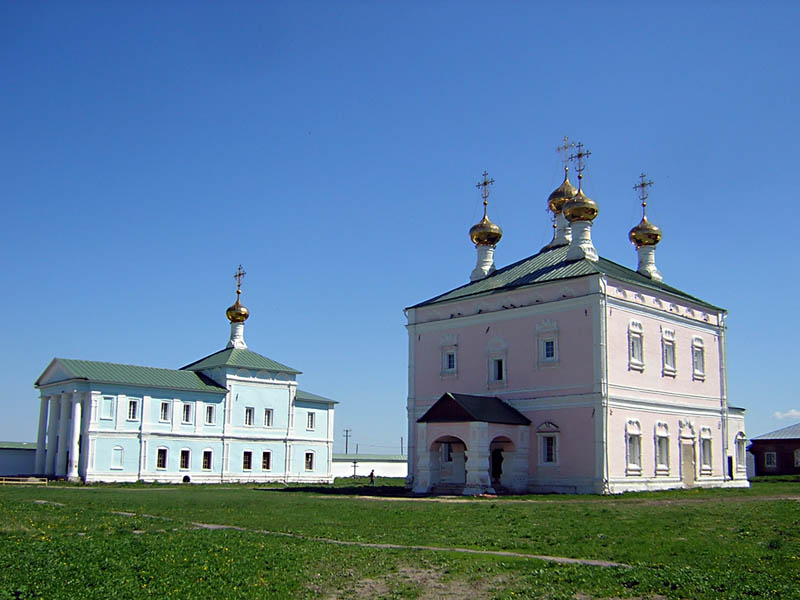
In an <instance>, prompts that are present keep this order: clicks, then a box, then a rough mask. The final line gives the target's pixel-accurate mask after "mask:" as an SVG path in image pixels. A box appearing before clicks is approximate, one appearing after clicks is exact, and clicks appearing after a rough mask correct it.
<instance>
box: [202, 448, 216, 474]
mask: <svg viewBox="0 0 800 600" xmlns="http://www.w3.org/2000/svg"><path fill="white" fill-rule="evenodd" d="M213 458H214V453H213V452H212V451H211V450H203V470H204V471H210V470H211V466H212V464H213V463H212V461H213Z"/></svg>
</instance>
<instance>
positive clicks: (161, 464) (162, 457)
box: [156, 447, 169, 471]
mask: <svg viewBox="0 0 800 600" xmlns="http://www.w3.org/2000/svg"><path fill="white" fill-rule="evenodd" d="M168 459H169V451H168V450H167V449H166V448H164V447H161V448H158V449H157V450H156V469H157V470H159V471H163V470H165V469H166V468H167V465H168V464H169V463H168V462H167V461H168Z"/></svg>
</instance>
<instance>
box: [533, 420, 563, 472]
mask: <svg viewBox="0 0 800 600" xmlns="http://www.w3.org/2000/svg"><path fill="white" fill-rule="evenodd" d="M559 435H560V432H559V429H558V425H556V424H555V423H552V422H551V421H545V422H544V423H542V424H541V425H539V426H538V427H537V428H536V437H537V438H538V444H539V464H540V465H542V466H554V465H557V464H558V437H559Z"/></svg>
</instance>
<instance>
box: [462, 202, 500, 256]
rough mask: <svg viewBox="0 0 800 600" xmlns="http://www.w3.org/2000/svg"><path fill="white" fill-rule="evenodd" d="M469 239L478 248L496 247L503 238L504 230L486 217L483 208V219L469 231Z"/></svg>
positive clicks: (484, 208)
mask: <svg viewBox="0 0 800 600" xmlns="http://www.w3.org/2000/svg"><path fill="white" fill-rule="evenodd" d="M469 237H470V239H471V240H472V242H473V243H474V244H475V245H476V246H494V245H495V244H497V242H499V241H500V238H501V237H503V230H502V229H500V227H499V226H498V225H495V224H494V223H492V222H491V221H490V220H489V217H487V216H486V207H485V206H484V207H483V218H482V219H481V220H480V222H479V223H476V224H475V225H473V226H472V227H470V229H469Z"/></svg>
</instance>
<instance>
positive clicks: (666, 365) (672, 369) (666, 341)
mask: <svg viewBox="0 0 800 600" xmlns="http://www.w3.org/2000/svg"><path fill="white" fill-rule="evenodd" d="M677 364H678V363H677V360H676V357H675V331H674V330H672V329H662V330H661V374H662V375H663V376H665V377H675V375H676V374H677V373H678V369H677Z"/></svg>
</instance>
